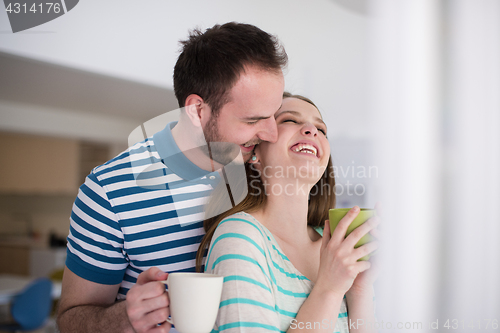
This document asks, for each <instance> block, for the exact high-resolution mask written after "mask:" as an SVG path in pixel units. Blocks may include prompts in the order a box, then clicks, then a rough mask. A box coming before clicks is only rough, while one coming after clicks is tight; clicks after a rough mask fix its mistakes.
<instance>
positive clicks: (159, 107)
mask: <svg viewBox="0 0 500 333" xmlns="http://www.w3.org/2000/svg"><path fill="white" fill-rule="evenodd" d="M0 100H4V101H9V102H15V103H23V104H32V105H38V106H42V107H46V108H52V109H60V110H71V111H80V112H82V111H83V112H86V113H93V114H108V115H112V116H118V117H122V118H128V119H133V120H138V121H140V122H143V121H146V120H149V119H151V118H153V117H155V116H158V115H160V114H163V113H165V112H167V111H170V110H174V109H177V108H178V105H177V100H176V99H175V96H174V93H173V91H172V90H171V89H168V88H162V87H157V86H153V85H148V84H143V83H138V82H133V81H128V80H124V79H119V78H115V77H110V76H106V75H102V74H96V73H91V72H88V71H81V70H78V69H74V68H69V67H64V66H61V65H54V64H50V63H46V62H42V61H38V60H33V59H29V58H24V57H20V56H16V55H12V54H8V53H3V52H0Z"/></svg>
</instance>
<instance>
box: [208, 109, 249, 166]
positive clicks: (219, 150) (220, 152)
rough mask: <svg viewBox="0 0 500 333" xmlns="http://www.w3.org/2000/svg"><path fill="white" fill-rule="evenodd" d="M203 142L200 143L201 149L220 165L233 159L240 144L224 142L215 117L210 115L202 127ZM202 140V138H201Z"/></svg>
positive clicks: (238, 151) (238, 150) (237, 152)
mask: <svg viewBox="0 0 500 333" xmlns="http://www.w3.org/2000/svg"><path fill="white" fill-rule="evenodd" d="M203 134H204V135H205V142H206V143H205V142H203V143H202V144H201V145H200V149H201V151H202V152H203V153H204V154H205V155H206V156H208V157H209V158H210V159H212V160H214V161H215V162H217V163H220V164H222V165H227V164H229V163H231V161H233V160H234V159H235V158H236V156H238V154H239V153H240V151H241V150H240V146H239V145H237V144H235V143H230V142H225V140H224V138H223V137H222V135H220V133H219V126H218V123H217V117H214V116H211V117H210V119H209V120H208V122H207V124H206V125H205V127H204V128H203ZM202 140H203V139H202Z"/></svg>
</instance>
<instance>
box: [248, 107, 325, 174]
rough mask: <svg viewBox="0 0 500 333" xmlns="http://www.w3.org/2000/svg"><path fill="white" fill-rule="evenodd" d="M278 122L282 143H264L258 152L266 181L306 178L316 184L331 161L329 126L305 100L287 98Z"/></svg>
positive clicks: (277, 114) (278, 112)
mask: <svg viewBox="0 0 500 333" xmlns="http://www.w3.org/2000/svg"><path fill="white" fill-rule="evenodd" d="M275 118H276V123H277V126H278V141H277V142H276V143H269V142H262V143H261V144H259V145H258V146H257V148H256V150H255V154H256V155H257V158H258V159H259V160H260V166H259V168H260V169H261V172H262V173H263V175H264V177H265V178H272V176H273V174H274V176H275V177H277V178H279V177H283V178H285V177H286V178H289V177H300V178H304V177H305V178H313V179H311V180H313V182H314V183H315V182H316V181H317V180H318V179H319V178H320V177H321V175H322V174H323V172H324V170H325V168H326V166H327V164H328V159H329V157H330V144H329V142H328V139H327V138H326V125H325V123H324V122H323V120H322V119H321V114H320V113H319V111H318V109H316V107H314V106H313V105H311V104H309V103H307V102H305V101H303V100H301V99H297V98H291V97H290V98H285V99H283V104H282V106H281V108H280V109H279V110H278V111H277V112H276V114H275ZM281 171H283V173H281ZM293 172H295V173H293ZM314 179H315V180H314Z"/></svg>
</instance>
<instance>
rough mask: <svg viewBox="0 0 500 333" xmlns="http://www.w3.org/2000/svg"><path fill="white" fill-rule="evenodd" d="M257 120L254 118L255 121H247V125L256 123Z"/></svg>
mask: <svg viewBox="0 0 500 333" xmlns="http://www.w3.org/2000/svg"><path fill="white" fill-rule="evenodd" d="M257 122H258V120H255V121H247V124H248V125H255V124H257Z"/></svg>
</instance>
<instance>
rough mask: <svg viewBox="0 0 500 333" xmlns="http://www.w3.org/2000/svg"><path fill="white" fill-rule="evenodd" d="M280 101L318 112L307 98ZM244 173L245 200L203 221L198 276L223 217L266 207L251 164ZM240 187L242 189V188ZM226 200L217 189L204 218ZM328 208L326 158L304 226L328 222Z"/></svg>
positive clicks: (330, 185) (331, 183)
mask: <svg viewBox="0 0 500 333" xmlns="http://www.w3.org/2000/svg"><path fill="white" fill-rule="evenodd" d="M283 98H297V99H300V100H303V101H305V102H307V103H310V104H312V105H313V106H314V107H315V108H316V109H317V108H318V107H317V106H316V105H315V104H314V103H313V102H312V101H311V100H310V99H308V98H307V97H303V96H300V95H292V94H290V93H288V92H284V93H283ZM318 111H319V110H318ZM245 171H246V175H247V177H246V179H241V181H246V183H247V187H248V193H247V195H246V197H245V198H244V199H243V200H242V201H241V202H240V203H239V204H237V205H236V206H234V207H233V208H231V209H229V210H228V211H226V212H224V213H222V214H219V215H217V216H214V217H212V218H209V219H206V220H205V221H203V228H204V229H205V232H206V234H205V236H203V238H202V240H201V244H200V247H199V248H198V252H197V253H196V271H198V272H201V266H202V263H203V257H204V255H205V252H206V250H207V249H208V247H209V245H210V242H211V241H212V237H213V235H214V232H215V229H216V228H217V226H218V225H219V223H220V222H221V221H222V220H224V219H225V218H226V217H228V216H231V215H233V214H236V213H239V212H242V211H245V212H252V211H256V210H258V209H259V208H261V207H263V206H264V204H265V203H266V200H267V197H266V193H265V189H264V185H263V183H262V179H261V178H260V172H259V171H258V170H257V169H256V168H255V167H254V165H253V164H249V163H247V164H246V165H245ZM241 185H243V186H244V184H241ZM226 196H227V194H226V188H225V186H218V187H217V188H216V189H215V190H214V192H213V193H212V195H211V198H210V201H209V203H208V204H207V208H206V216H212V214H211V212H213V211H216V210H217V209H218V208H217V207H219V206H220V205H221V203H222V200H223V198H225V197H226ZM235 201H236V202H238V201H239V200H238V198H235ZM331 208H335V175H334V173H333V164H332V157H331V156H330V158H329V159H328V164H327V166H326V169H325V172H324V173H323V175H322V176H321V178H320V179H319V180H318V181H317V182H316V184H315V185H314V186H313V187H312V189H311V191H310V192H309V208H308V212H307V224H308V225H310V226H312V227H318V226H322V225H323V223H324V221H325V220H327V219H328V210H330V209H331Z"/></svg>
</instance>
